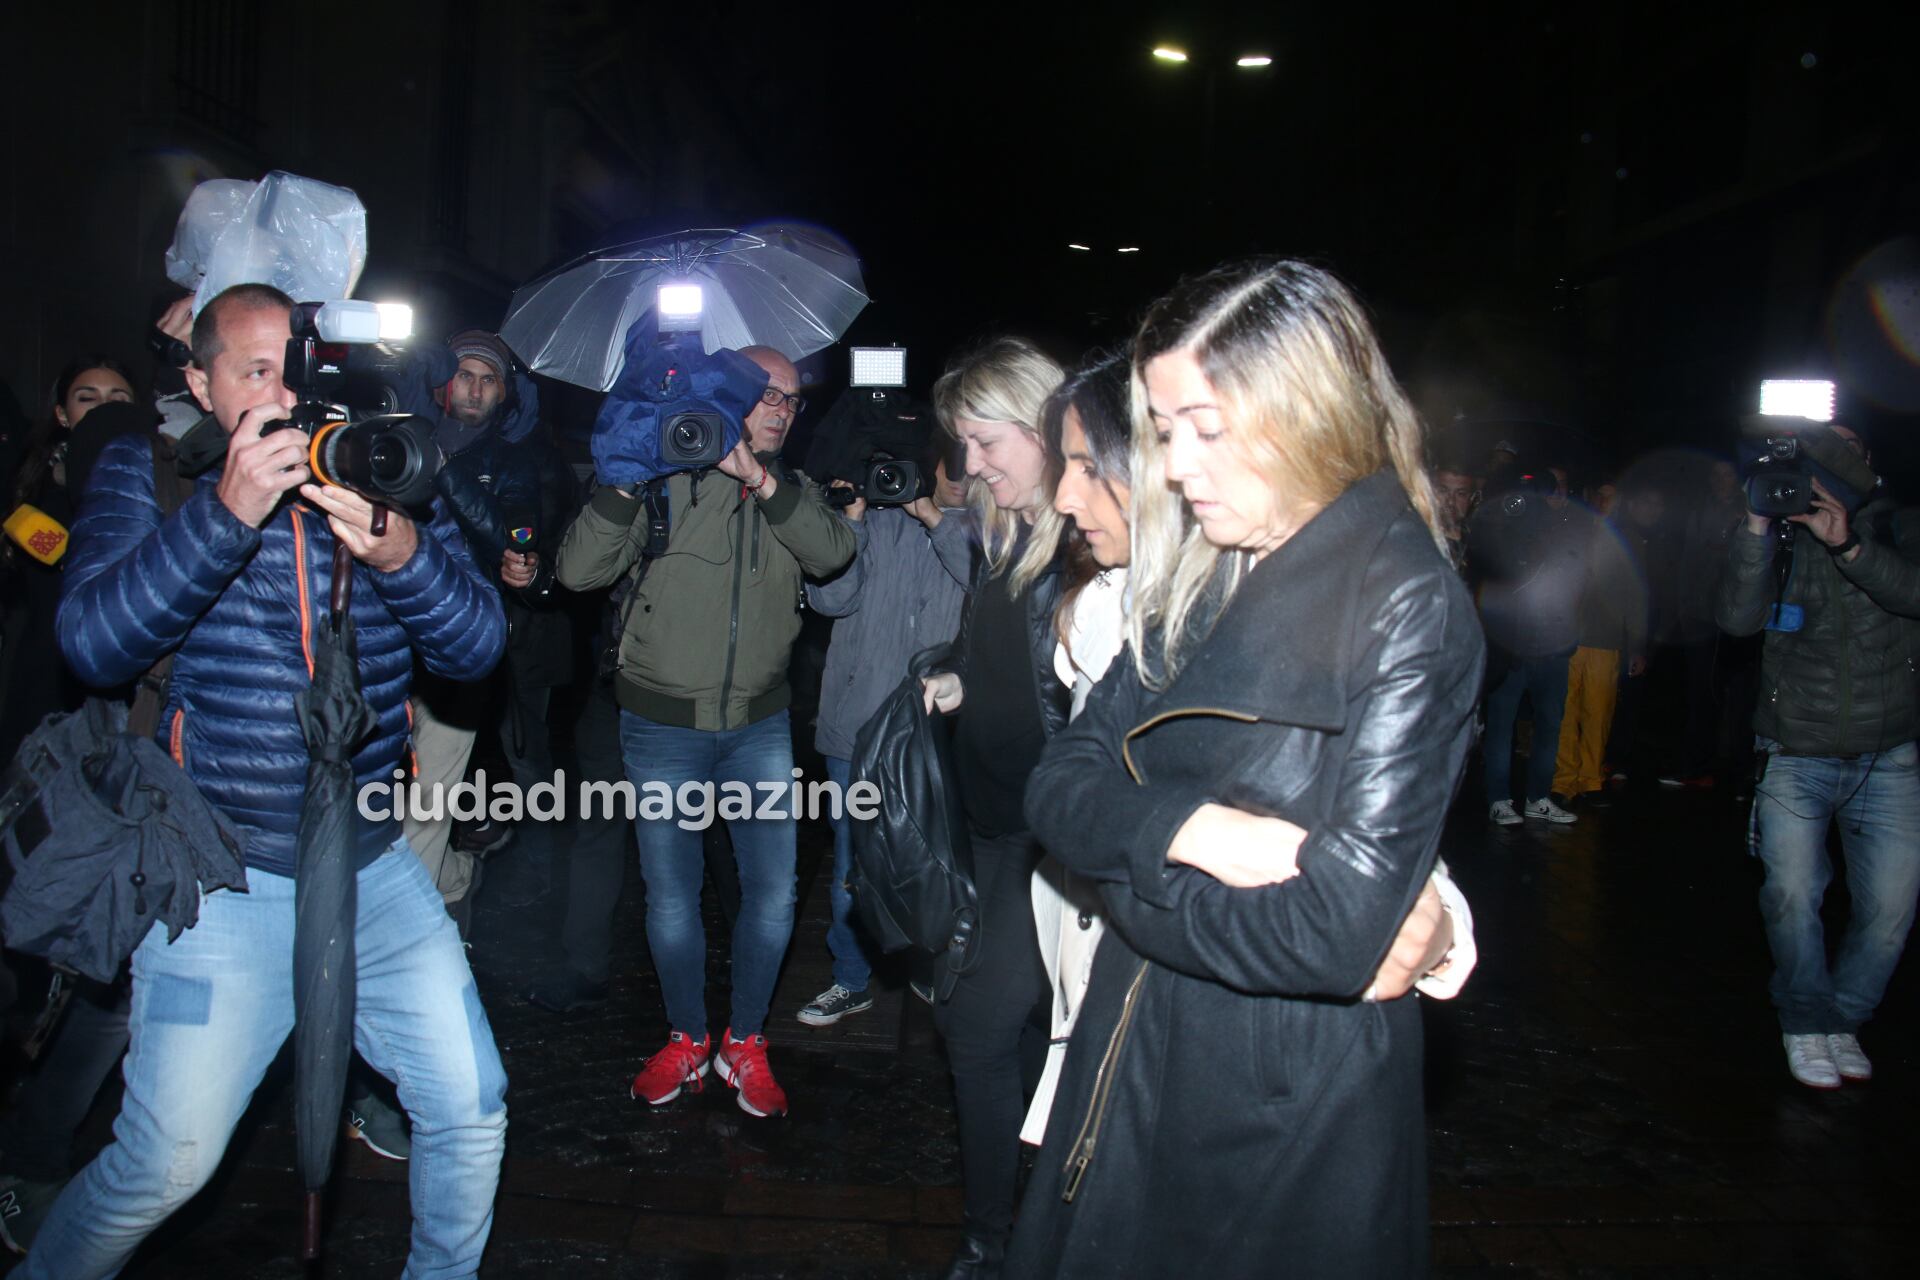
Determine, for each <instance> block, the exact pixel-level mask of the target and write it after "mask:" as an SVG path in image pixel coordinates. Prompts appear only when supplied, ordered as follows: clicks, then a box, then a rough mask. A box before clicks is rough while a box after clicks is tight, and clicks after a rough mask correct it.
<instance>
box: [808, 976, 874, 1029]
mask: <svg viewBox="0 0 1920 1280" xmlns="http://www.w3.org/2000/svg"><path fill="white" fill-rule="evenodd" d="M871 1008H873V997H872V996H871V995H869V994H868V993H867V992H865V991H849V990H847V989H846V988H845V987H843V986H841V985H840V984H839V983H837V982H836V983H834V984H833V985H832V986H830V987H828V988H827V989H826V990H825V991H822V992H821V993H820V994H819V995H817V996H815V997H814V998H813V999H811V1000H809V1001H808V1002H807V1007H806V1008H804V1009H802V1010H801V1011H800V1012H799V1013H797V1014H795V1015H794V1016H795V1017H797V1018H799V1019H800V1021H802V1022H804V1023H806V1024H807V1025H808V1026H810V1027H830V1026H832V1025H833V1024H834V1023H836V1022H838V1021H840V1019H842V1018H844V1017H846V1016H847V1015H848V1014H850V1013H865V1012H866V1011H867V1010H869V1009H871Z"/></svg>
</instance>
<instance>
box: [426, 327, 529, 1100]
mask: <svg viewBox="0 0 1920 1280" xmlns="http://www.w3.org/2000/svg"><path fill="white" fill-rule="evenodd" d="M413 360H414V368H413V377H412V378H411V379H409V380H408V381H406V382H404V383H403V384H402V386H401V387H400V388H399V390H400V391H401V393H402V394H401V397H400V399H401V408H402V409H403V410H404V411H405V412H408V413H415V414H418V415H420V416H421V417H424V418H427V419H429V420H432V421H434V422H435V423H436V424H437V425H436V426H435V429H434V442H435V443H436V444H438V445H439V446H440V450H441V452H442V453H443V454H445V455H446V459H447V461H446V465H445V466H444V467H442V468H441V470H440V474H439V475H438V477H436V479H435V482H434V483H435V487H436V489H437V490H438V492H439V495H440V497H441V499H442V500H443V501H444V502H445V503H446V504H447V507H448V510H449V511H450V512H451V513H452V515H453V518H454V520H455V521H456V522H457V523H458V524H459V526H460V532H461V533H462V534H464V535H465V536H466V539H467V545H468V546H469V547H470V548H471V549H472V551H473V558H474V561H475V562H476V563H477V564H479V565H480V567H481V570H482V571H483V572H484V573H486V575H487V576H488V577H489V578H490V579H491V580H492V581H493V582H494V583H495V585H496V586H499V585H501V584H502V582H503V579H502V576H501V575H502V571H503V570H506V571H507V572H508V573H510V574H512V575H514V578H513V580H512V586H513V588H514V589H516V590H518V591H519V594H520V597H521V598H520V603H521V604H523V605H526V604H530V603H534V602H537V601H539V600H540V599H541V598H542V596H543V594H544V593H543V590H542V588H544V589H546V590H550V589H551V584H552V581H553V571H552V566H551V558H550V557H549V558H548V561H547V565H546V567H545V569H544V570H542V569H540V568H539V567H538V565H537V563H536V566H535V568H534V569H533V570H531V571H529V570H528V569H527V568H526V567H525V564H524V563H523V557H521V556H520V555H518V554H517V551H518V549H517V548H516V547H515V544H514V543H513V541H512V536H511V532H510V528H511V525H510V514H511V513H515V512H526V511H538V510H539V509H540V505H541V481H540V474H541V473H540V462H539V459H538V457H537V455H536V454H535V453H534V452H533V442H534V440H535V439H536V433H537V428H538V425H539V417H540V397H539V392H538V390H537V389H536V388H535V387H534V384H533V380H532V379H531V378H528V377H527V376H526V375H524V374H521V373H519V372H517V371H516V370H515V369H514V367H513V353H512V352H511V351H510V350H508V348H507V345H506V343H504V342H502V341H501V340H500V339H499V337H497V336H496V335H494V334H491V333H487V332H486V331H484V330H481V329H467V330H463V331H462V332H460V333H456V334H454V335H453V336H452V337H451V338H448V339H447V341H446V343H445V345H436V344H433V343H425V344H422V345H421V346H420V347H418V348H417V349H416V350H415V351H414V353H413ZM556 532H557V531H556ZM510 556H512V557H513V558H512V559H510V558H509V557H510ZM536 559H537V558H536ZM530 594H531V596H532V599H531V600H530V599H529V596H530ZM513 656H514V650H513V648H511V647H510V648H509V650H508V662H509V663H511V662H512V661H513ZM498 691H499V685H498V682H497V681H496V680H488V681H475V682H470V683H466V684H461V683H457V682H454V681H449V680H443V679H439V678H437V677H435V676H434V675H432V673H430V672H422V673H419V679H418V680H417V683H416V686H415V689H414V695H413V700H412V703H411V714H412V718H413V719H412V723H413V750H414V759H415V762H416V764H417V766H418V772H417V773H416V775H415V776H414V778H413V781H414V782H416V783H418V784H419V786H420V791H421V795H422V797H423V798H424V799H426V801H427V804H426V811H425V812H424V813H421V812H419V811H417V810H411V809H410V810H409V812H408V814H407V819H406V827H407V841H408V843H409V844H411V845H412V846H413V849H414V852H415V853H417V854H418V855H419V856H420V860H421V861H422V862H424V863H425V864H426V867H427V870H428V872H429V873H430V874H431V875H432V876H433V881H434V884H435V885H437V886H438V887H439V889H440V896H441V898H442V900H443V901H445V903H446V904H447V910H448V911H450V912H452V913H453V916H454V918H455V919H456V920H457V921H459V923H460V929H461V933H462V934H464V933H465V932H466V930H467V927H468V925H469V923H470V921H471V912H472V909H473V899H472V895H473V890H474V888H475V883H474V882H475V876H476V850H480V851H490V850H491V849H492V848H496V847H498V845H499V844H500V843H504V838H505V837H504V834H501V833H496V834H494V835H493V836H492V838H491V839H490V840H480V841H473V842H468V841H462V842H456V841H455V840H454V838H453V836H454V831H453V817H452V815H451V814H450V813H448V812H447V809H446V805H445V803H444V801H443V802H442V803H441V804H439V805H438V806H436V805H435V804H434V797H435V795H436V794H438V795H440V796H442V797H444V795H445V793H446V791H447V790H448V789H449V788H451V787H453V786H454V785H455V784H456V783H458V782H459V781H460V780H461V778H462V777H464V776H465V774H466V771H467V762H468V760H469V758H470V757H471V756H472V754H473V744H474V738H475V736H476V735H477V733H478V732H479V731H480V730H481V729H482V728H484V727H488V726H490V725H492V724H493V723H494V722H495V720H494V711H495V707H496V704H497V701H498V699H497V697H496V694H497V693H498ZM436 788H438V792H437V793H436ZM394 1136H395V1137H396V1138H397V1137H398V1135H394Z"/></svg>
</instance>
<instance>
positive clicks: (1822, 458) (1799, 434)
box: [1740, 380, 1879, 519]
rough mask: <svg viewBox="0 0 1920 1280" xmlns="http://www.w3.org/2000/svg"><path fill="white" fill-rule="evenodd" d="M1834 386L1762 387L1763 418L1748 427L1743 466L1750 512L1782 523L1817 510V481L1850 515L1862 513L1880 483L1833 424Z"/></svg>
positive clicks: (1747, 423) (1749, 422)
mask: <svg viewBox="0 0 1920 1280" xmlns="http://www.w3.org/2000/svg"><path fill="white" fill-rule="evenodd" d="M1832 419H1833V384H1832V383H1831V382H1805V381H1786V380H1768V381H1766V382H1763V383H1761V384H1760V413H1759V416H1758V417H1754V418H1748V419H1747V420H1746V421H1745V423H1744V424H1743V426H1744V429H1743V431H1742V438H1741V442H1740V443H1741V461H1742V463H1743V468H1742V469H1743V470H1744V471H1745V472H1746V475H1747V509H1748V510H1750V511H1752V512H1753V514H1755V515H1757V516H1765V517H1768V518H1770V519H1780V518H1782V517H1785V516H1797V515H1802V514H1804V513H1806V512H1807V511H1810V510H1812V508H1813V481H1814V480H1816V479H1817V480H1819V481H1820V483H1821V485H1822V486H1823V487H1824V488H1825V489H1826V490H1827V492H1828V493H1831V494H1832V495H1833V496H1834V500H1835V501H1837V502H1839V503H1840V505H1841V506H1843V507H1845V508H1846V509H1847V513H1848V514H1849V515H1851V514H1853V513H1854V512H1856V511H1858V510H1859V509H1860V508H1861V506H1862V505H1864V504H1865V503H1866V501H1867V499H1868V498H1869V497H1871V496H1872V495H1873V491H1874V487H1875V486H1876V485H1878V484H1879V479H1878V477H1876V476H1875V475H1874V474H1873V469H1872V468H1870V467H1869V466H1867V463H1866V460H1865V459H1864V458H1862V457H1861V456H1860V455H1859V454H1857V453H1855V452H1854V451H1853V449H1852V448H1851V447H1849V446H1848V444H1847V442H1846V441H1845V440H1842V439H1841V438H1840V437H1839V436H1838V435H1837V434H1835V432H1834V430H1833V428H1832V427H1831V426H1829V425H1828V423H1830V422H1831V421H1832Z"/></svg>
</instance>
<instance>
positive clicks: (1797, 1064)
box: [1780, 1035, 1840, 1089]
mask: <svg viewBox="0 0 1920 1280" xmlns="http://www.w3.org/2000/svg"><path fill="white" fill-rule="evenodd" d="M1780 1040H1781V1043H1783V1044H1785V1045H1786V1046H1787V1070H1788V1071H1791V1072H1792V1073H1793V1078H1794V1079H1795V1080H1798V1081H1799V1082H1800V1083H1801V1084H1803V1085H1805V1086H1807V1088H1809V1089H1838V1088H1839V1087H1840V1069H1839V1068H1838V1067H1836V1066H1834V1065H1833V1051H1832V1050H1831V1049H1829V1048H1827V1037H1826V1036H1823V1035H1805V1036H1794V1035H1783V1036H1781V1037H1780Z"/></svg>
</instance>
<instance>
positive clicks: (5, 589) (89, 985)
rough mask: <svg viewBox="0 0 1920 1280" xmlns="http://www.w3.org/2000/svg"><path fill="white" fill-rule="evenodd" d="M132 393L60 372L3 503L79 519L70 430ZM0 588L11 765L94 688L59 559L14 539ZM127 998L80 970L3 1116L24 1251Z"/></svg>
mask: <svg viewBox="0 0 1920 1280" xmlns="http://www.w3.org/2000/svg"><path fill="white" fill-rule="evenodd" d="M133 398H134V392H133V383H132V380H131V379H130V378H128V376H127V372H126V370H125V369H124V368H123V367H121V365H120V364H119V362H117V361H114V360H110V359H108V358H106V357H104V356H89V357H86V358H84V359H81V360H77V361H75V362H74V363H72V364H70V365H68V366H67V367H66V368H65V369H63V370H61V372H60V376H59V377H58V378H57V379H56V380H55V381H54V386H53V395H52V397H51V399H52V403H51V404H50V405H49V407H48V411H47V416H46V417H45V418H44V419H43V420H42V421H41V422H40V424H39V425H38V426H37V427H36V428H35V429H34V431H33V434H32V435H31V436H29V437H28V439H27V441H26V443H25V450H24V457H23V459H22V462H21V465H20V469H19V471H18V472H16V473H15V476H14V483H13V488H12V491H11V492H10V493H9V494H8V495H7V496H8V499H9V501H8V503H7V506H6V511H7V513H8V514H11V513H12V512H14V511H16V510H18V509H19V507H20V505H21V504H22V503H26V504H29V505H31V506H34V507H37V508H39V509H40V510H41V511H42V512H44V513H45V514H46V515H47V516H48V517H50V518H51V519H53V520H55V521H58V522H59V523H60V524H61V525H62V526H65V527H68V528H71V527H72V525H73V518H74V514H75V508H76V507H78V505H79V499H80V494H79V487H80V479H81V478H80V476H79V475H78V474H76V469H75V467H74V463H75V462H76V461H78V459H77V458H75V457H73V456H72V455H73V453H74V452H75V451H74V450H73V449H72V445H73V431H74V428H75V427H77V426H79V425H80V422H81V420H82V419H83V418H86V417H87V416H88V415H89V414H91V413H92V412H93V411H94V410H95V409H97V408H99V407H100V406H102V405H106V404H116V403H130V402H131V401H132V400H133ZM142 413H143V414H144V410H143V411H142ZM96 425H97V420H96ZM94 452H95V453H96V454H97V452H98V450H97V448H96V449H95V450H94ZM0 595H4V598H5V600H6V622H5V628H6V633H5V639H4V640H0V666H3V667H4V668H5V675H4V677H0V689H4V697H5V705H4V707H3V708H0V764H4V763H6V762H7V761H10V760H11V759H12V758H13V755H14V752H15V751H16V750H17V749H18V748H19V745H20V741H21V739H22V738H24V737H25V736H26V735H27V734H29V733H31V732H32V731H33V728H34V726H35V725H37V724H38V723H39V722H40V721H41V719H42V718H44V717H45V716H47V715H50V714H52V713H53V712H55V711H71V710H73V709H75V708H77V707H78V706H79V705H80V704H81V703H82V702H83V701H85V700H86V692H87V691H86V688H85V686H83V685H82V684H81V683H80V682H79V681H78V680H76V679H75V678H74V677H73V675H72V674H71V673H70V672H69V671H68V670H67V665H66V663H65V662H63V661H62V660H61V658H60V648H59V644H58V642H57V640H56V639H55V635H54V613H55V611H56V609H57V608H58V606H59V603H60V569H59V565H58V563H57V562H56V563H55V564H53V565H46V564H42V563H41V562H40V561H39V560H37V559H35V558H34V557H32V556H30V555H28V554H27V552H26V551H25V549H24V548H22V547H20V546H18V545H16V544H15V543H13V542H12V541H11V540H8V541H6V543H5V546H4V550H0ZM126 998H127V987H126V982H125V979H124V978H123V979H122V980H121V981H120V982H118V983H114V984H103V983H97V982H94V981H92V980H91V979H81V980H80V981H79V983H78V985H77V988H76V990H75V995H74V999H73V1001H72V1003H71V1004H70V1005H69V1006H68V1008H67V1011H66V1013H65V1014H64V1015H63V1017H62V1020H61V1023H60V1025H59V1027H58V1029H57V1030H56V1031H55V1033H54V1036H53V1039H52V1040H51V1041H50V1042H49V1043H48V1045H47V1047H46V1051H45V1053H44V1054H42V1056H41V1059H40V1061H39V1062H38V1063H37V1064H36V1065H35V1068H34V1070H33V1071H32V1072H31V1073H29V1074H28V1075H27V1076H26V1078H25V1080H24V1082H23V1083H22V1084H21V1087H20V1090H19V1092H18V1093H17V1094H15V1096H14V1098H13V1102H12V1106H11V1108H10V1109H9V1110H8V1111H7V1113H6V1115H5V1116H4V1117H0V1200H4V1201H5V1204H6V1208H5V1211H4V1213H3V1214H0V1242H4V1243H5V1244H6V1245H7V1246H8V1247H9V1248H12V1249H13V1250H14V1251H15V1252H17V1253H24V1252H25V1251H26V1249H27V1247H28V1246H29V1245H30V1244H31V1243H32V1242H33V1236H34V1233H35V1231H36V1230H38V1228H39V1225H40V1222H41V1220H42V1219H43V1218H44V1217H45V1216H46V1214H47V1211H48V1210H49V1209H51V1208H52V1207H53V1202H54V1200H55V1199H56V1198H57V1197H58V1195H59V1192H60V1188H61V1187H62V1186H64V1185H65V1183H66V1180H67V1179H68V1178H69V1177H71V1176H72V1174H73V1135H74V1133H75V1131H76V1130H78V1129H79V1127H80V1125H81V1122H82V1121H83V1120H85V1118H86V1115H87V1111H88V1109H89V1108H90V1107H91V1106H92V1105H93V1100H94V1097H95V1096H96V1095H97V1094H98V1093H99V1091H100V1086H101V1085H102V1084H103V1083H105V1081H106V1078H107V1075H108V1073H109V1072H111V1071H112V1070H113V1066H114V1064H115V1063H116V1062H118V1061H119V1060H120V1055H121V1054H122V1053H124V1052H125V1051H126V1047H127V1006H126Z"/></svg>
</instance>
